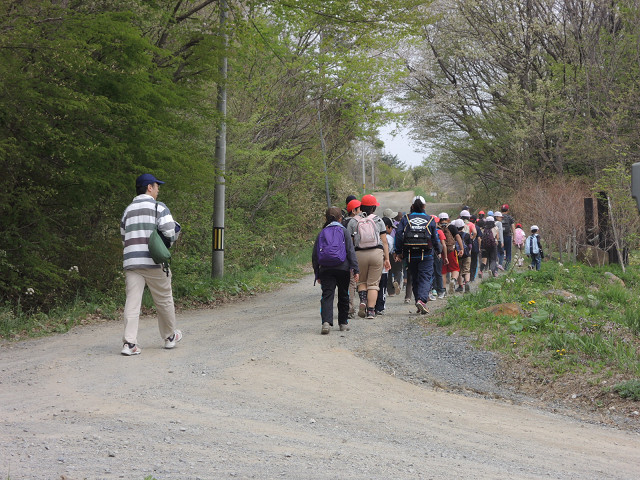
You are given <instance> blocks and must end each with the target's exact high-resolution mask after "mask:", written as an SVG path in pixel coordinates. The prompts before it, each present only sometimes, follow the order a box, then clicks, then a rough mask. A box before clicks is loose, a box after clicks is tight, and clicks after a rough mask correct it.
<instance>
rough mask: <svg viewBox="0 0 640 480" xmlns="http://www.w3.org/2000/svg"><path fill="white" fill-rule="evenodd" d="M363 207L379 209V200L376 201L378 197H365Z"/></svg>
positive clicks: (369, 195)
mask: <svg viewBox="0 0 640 480" xmlns="http://www.w3.org/2000/svg"><path fill="white" fill-rule="evenodd" d="M361 205H362V206H364V207H379V206H380V204H379V203H378V200H376V197H374V196H373V195H371V194H368V195H365V196H364V197H362V203H361Z"/></svg>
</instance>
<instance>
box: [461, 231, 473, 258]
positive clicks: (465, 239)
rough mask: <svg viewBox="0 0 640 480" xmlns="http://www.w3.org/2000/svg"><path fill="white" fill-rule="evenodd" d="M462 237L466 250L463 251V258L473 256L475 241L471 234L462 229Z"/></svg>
mask: <svg viewBox="0 0 640 480" xmlns="http://www.w3.org/2000/svg"><path fill="white" fill-rule="evenodd" d="M460 237H462V245H463V246H464V250H463V252H462V258H467V257H470V256H471V249H472V248H473V242H472V241H471V235H470V234H468V233H467V232H463V231H460Z"/></svg>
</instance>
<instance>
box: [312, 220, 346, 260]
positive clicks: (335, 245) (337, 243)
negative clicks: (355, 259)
mask: <svg viewBox="0 0 640 480" xmlns="http://www.w3.org/2000/svg"><path fill="white" fill-rule="evenodd" d="M317 245H318V246H317V253H318V264H320V266H322V267H337V266H338V265H341V264H342V263H343V262H344V261H345V260H346V259H347V247H346V245H345V243H344V228H343V227H342V226H340V225H328V226H326V227H325V228H323V229H322V231H321V232H320V235H318V244H317Z"/></svg>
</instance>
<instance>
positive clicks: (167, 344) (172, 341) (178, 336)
mask: <svg viewBox="0 0 640 480" xmlns="http://www.w3.org/2000/svg"><path fill="white" fill-rule="evenodd" d="M180 340H182V332H181V331H180V330H176V331H174V332H173V335H171V336H170V337H169V338H167V339H165V341H164V348H173V347H175V346H176V343H178V342H179V341H180Z"/></svg>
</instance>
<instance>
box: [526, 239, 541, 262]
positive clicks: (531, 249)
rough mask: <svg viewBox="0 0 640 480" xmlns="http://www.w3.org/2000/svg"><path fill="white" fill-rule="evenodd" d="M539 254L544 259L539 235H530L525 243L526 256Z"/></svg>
mask: <svg viewBox="0 0 640 480" xmlns="http://www.w3.org/2000/svg"><path fill="white" fill-rule="evenodd" d="M536 253H539V254H540V257H541V258H544V253H543V252H542V245H540V240H539V237H538V235H530V236H528V237H527V240H526V241H525V243H524V254H525V255H531V254H536Z"/></svg>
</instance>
